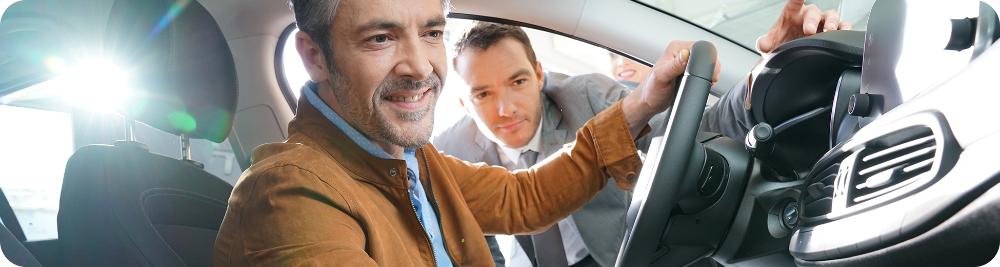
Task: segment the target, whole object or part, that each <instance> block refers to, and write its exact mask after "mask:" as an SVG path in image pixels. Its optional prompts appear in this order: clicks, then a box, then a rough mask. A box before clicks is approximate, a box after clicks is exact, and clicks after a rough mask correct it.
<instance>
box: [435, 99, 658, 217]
mask: <svg viewBox="0 0 1000 267" xmlns="http://www.w3.org/2000/svg"><path fill="white" fill-rule="evenodd" d="M444 158H445V159H444V160H445V161H446V162H445V164H448V165H450V166H449V167H450V169H451V170H452V172H453V174H454V177H455V180H456V184H457V185H458V187H459V190H461V192H462V194H463V195H464V197H465V200H466V203H467V205H468V206H469V209H470V210H471V211H472V214H473V216H475V217H476V219H477V220H478V222H479V224H480V226H481V227H482V229H483V231H484V232H486V233H487V234H517V233H529V232H536V231H541V230H544V229H546V228H547V227H548V226H550V225H552V224H553V223H555V222H556V221H558V220H559V219H561V218H564V217H566V216H568V215H569V214H570V213H571V212H572V211H574V210H576V209H578V208H580V207H582V206H583V205H584V204H585V203H586V202H588V201H589V200H590V199H591V198H593V197H594V195H596V194H597V192H598V191H600V190H601V189H602V188H603V187H604V185H605V184H606V182H607V178H606V177H612V178H614V179H615V181H616V183H617V184H618V186H619V187H622V188H626V189H628V188H631V187H632V186H634V184H635V179H636V177H637V174H638V171H639V168H640V167H641V164H642V163H641V162H640V160H639V156H638V154H637V152H636V148H635V144H634V143H633V140H632V137H631V134H630V133H629V130H628V125H627V124H626V122H625V118H624V116H623V113H622V108H621V103H616V104H614V105H612V106H611V107H610V108H608V109H606V110H605V111H603V112H601V113H600V114H598V115H597V116H595V117H594V118H592V119H591V120H589V121H588V122H587V123H586V124H585V125H584V127H582V128H581V129H580V130H579V131H578V132H577V134H576V141H574V142H573V143H570V144H567V145H566V146H564V147H563V149H561V150H559V151H558V152H556V153H554V154H553V155H551V156H549V157H548V158H546V159H544V160H542V161H540V162H539V163H538V164H536V165H535V166H534V167H532V168H529V169H524V170H517V171H508V170H507V169H504V168H502V167H497V166H488V165H486V164H483V163H478V164H472V163H468V162H465V161H462V160H459V159H457V158H454V157H451V156H444Z"/></svg>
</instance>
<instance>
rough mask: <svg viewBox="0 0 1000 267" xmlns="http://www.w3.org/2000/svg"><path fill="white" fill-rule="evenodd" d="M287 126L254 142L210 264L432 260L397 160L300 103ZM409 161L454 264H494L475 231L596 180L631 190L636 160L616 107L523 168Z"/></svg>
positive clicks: (568, 208) (531, 223) (589, 192)
mask: <svg viewBox="0 0 1000 267" xmlns="http://www.w3.org/2000/svg"><path fill="white" fill-rule="evenodd" d="M303 99H305V98H304V97H303ZM288 131H289V138H288V140H287V141H286V142H284V143H275V144H266V145H262V146H260V147H258V148H257V149H256V150H255V151H254V155H253V164H252V166H251V167H250V169H248V170H247V171H246V172H244V173H243V176H242V177H241V178H240V180H239V182H237V184H236V187H235V189H234V190H233V193H232V197H230V199H229V209H228V210H227V211H226V216H225V219H224V220H223V222H222V228H221V229H220V230H219V235H218V238H217V239H216V241H215V254H214V265H215V266H299V265H309V266H330V265H336V266H376V265H378V266H435V264H436V263H435V262H434V256H433V253H432V252H431V244H430V241H429V239H428V237H427V235H426V234H425V233H424V230H423V228H422V227H421V225H420V222H419V221H417V217H416V214H415V212H414V209H413V206H412V204H411V203H410V198H409V197H408V196H407V188H408V180H407V178H406V177H405V176H406V171H405V170H406V163H405V161H403V160H394V159H381V158H377V157H375V156H372V155H370V154H368V153H367V152H365V150H363V149H362V148H361V147H359V146H358V145H357V144H355V143H354V142H352V141H351V140H350V139H349V138H348V137H347V136H346V135H345V134H344V133H343V132H341V131H340V130H339V129H338V128H337V127H336V126H334V125H333V124H332V123H331V122H329V121H328V120H327V119H326V118H325V117H323V115H322V114H321V113H320V112H319V111H317V110H316V109H315V108H314V107H312V106H310V104H309V102H308V101H299V110H298V115H297V116H296V117H295V119H294V120H293V121H292V122H291V123H290V125H289V126H288ZM417 159H418V160H419V161H420V170H419V171H420V173H421V175H420V176H419V177H421V179H422V180H421V181H422V184H423V185H424V186H425V190H426V192H427V195H428V197H429V198H430V199H431V201H432V203H433V204H432V206H433V208H434V210H435V211H436V213H437V215H438V218H439V221H440V225H441V231H442V234H443V235H444V243H445V247H446V249H447V250H448V255H449V256H450V257H451V260H452V262H453V263H454V264H455V265H456V266H492V265H493V259H492V258H491V257H490V251H489V248H488V247H487V245H486V242H485V239H483V238H482V237H483V234H484V233H486V234H514V233H528V232H535V231H540V230H544V229H546V228H547V227H548V226H549V225H552V224H554V223H556V222H557V221H558V220H559V219H562V218H563V217H566V216H567V215H569V214H570V213H572V212H573V211H574V210H576V209H578V208H580V207H581V206H583V205H584V204H585V203H587V201H588V200H590V199H591V198H592V197H593V196H594V195H595V194H596V193H597V192H598V191H600V190H601V188H602V187H603V186H604V185H605V184H606V183H605V182H606V180H605V179H606V178H605V177H609V176H610V177H613V178H614V179H615V180H616V182H617V183H618V185H619V186H621V187H625V188H628V187H630V186H631V185H632V184H634V180H635V178H636V176H637V175H636V174H637V172H638V171H639V168H640V166H641V162H640V160H639V156H638V155H637V153H636V147H635V145H634V144H633V140H632V137H631V135H630V133H629V130H628V126H627V125H626V122H625V119H624V117H623V115H622V109H621V103H618V104H615V105H614V106H612V107H611V108H608V109H607V110H605V111H604V112H602V113H600V114H598V115H597V116H595V117H594V118H593V119H591V120H590V121H589V122H587V124H586V125H585V126H584V127H583V128H581V129H580V130H579V132H577V135H576V142H575V143H573V144H568V145H566V147H564V148H563V149H562V150H561V151H560V152H558V153H555V154H554V155H552V156H551V157H549V158H547V159H545V160H544V162H542V163H541V164H539V165H536V166H535V167H533V168H531V169H526V170H518V171H513V172H512V171H508V170H507V169H504V168H501V167H495V166H488V165H486V164H482V163H478V164H477V163H469V162H465V161H462V160H459V159H457V158H454V157H451V156H447V155H444V154H442V153H440V152H439V151H438V150H437V149H435V148H434V147H433V146H432V145H430V144H428V145H425V146H423V147H421V148H419V149H418V150H417Z"/></svg>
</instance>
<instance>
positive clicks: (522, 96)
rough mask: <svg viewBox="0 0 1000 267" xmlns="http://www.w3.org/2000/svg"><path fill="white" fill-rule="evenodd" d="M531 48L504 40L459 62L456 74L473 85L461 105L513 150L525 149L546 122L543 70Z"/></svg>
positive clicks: (481, 126) (460, 57) (491, 135)
mask: <svg viewBox="0 0 1000 267" xmlns="http://www.w3.org/2000/svg"><path fill="white" fill-rule="evenodd" d="M526 49H527V48H525V45H524V44H522V43H520V42H518V41H516V40H515V39H514V38H504V39H502V40H500V41H499V42H497V43H496V44H494V45H492V46H490V47H489V48H486V49H485V50H484V49H477V48H473V49H468V50H466V51H464V52H462V53H460V54H459V55H457V57H456V58H455V71H456V72H458V75H459V76H462V80H465V83H466V84H468V85H469V92H468V93H467V94H466V96H463V97H462V98H461V99H460V100H461V103H462V106H463V107H465V108H466V110H467V111H468V112H469V115H471V117H472V118H473V119H474V120H475V121H476V126H478V127H479V130H480V132H482V133H483V134H485V135H486V136H487V137H489V138H490V139H492V140H493V141H497V142H499V143H501V144H503V145H504V146H507V147H514V148H518V147H523V146H525V145H527V144H528V143H529V142H530V141H531V139H532V138H533V137H534V136H535V131H536V130H537V129H538V127H539V124H540V122H541V114H542V102H541V101H542V100H541V98H542V95H541V91H542V86H543V85H544V84H545V76H544V74H543V72H542V65H541V64H539V63H537V62H536V63H535V64H534V65H532V63H531V61H530V60H529V59H528V53H527V51H526Z"/></svg>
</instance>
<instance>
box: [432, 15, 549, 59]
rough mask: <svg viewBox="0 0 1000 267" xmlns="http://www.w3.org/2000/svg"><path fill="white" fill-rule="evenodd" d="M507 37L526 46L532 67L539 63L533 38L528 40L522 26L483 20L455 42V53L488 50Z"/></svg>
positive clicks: (525, 49) (525, 50)
mask: <svg viewBox="0 0 1000 267" xmlns="http://www.w3.org/2000/svg"><path fill="white" fill-rule="evenodd" d="M505 38H512V39H514V40H515V41H517V42H519V43H521V45H522V46H524V52H525V53H526V54H528V62H531V66H532V67H534V66H535V65H537V64H538V59H537V58H535V50H534V49H532V48H531V40H528V35H527V34H525V33H524V30H522V29H521V27H517V26H511V25H506V24H499V23H492V22H483V21H480V22H476V24H475V25H473V26H472V28H471V29H469V31H468V32H466V33H465V34H464V35H462V38H461V39H459V40H458V42H457V43H455V55H460V54H462V52H464V51H465V50H467V49H470V48H473V49H480V50H486V49H488V48H490V47H491V46H493V45H495V44H497V43H499V42H500V41H501V40H503V39H505ZM452 64H454V62H452Z"/></svg>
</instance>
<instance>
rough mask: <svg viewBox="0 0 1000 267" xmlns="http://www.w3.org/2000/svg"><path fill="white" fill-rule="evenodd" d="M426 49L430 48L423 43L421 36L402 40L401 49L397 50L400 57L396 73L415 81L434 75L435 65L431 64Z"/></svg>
mask: <svg viewBox="0 0 1000 267" xmlns="http://www.w3.org/2000/svg"><path fill="white" fill-rule="evenodd" d="M425 49H429V48H426V47H424V46H422V45H421V41H420V38H411V39H410V40H408V41H401V42H400V49H399V50H397V52H396V53H397V56H398V57H399V58H400V60H399V63H398V64H397V65H396V67H395V69H394V72H395V73H396V75H398V76H400V77H407V78H410V79H413V80H415V81H423V80H426V79H427V78H428V77H430V75H433V74H432V73H433V72H434V66H432V65H431V62H430V58H429V57H428V54H429V53H428V51H425Z"/></svg>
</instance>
